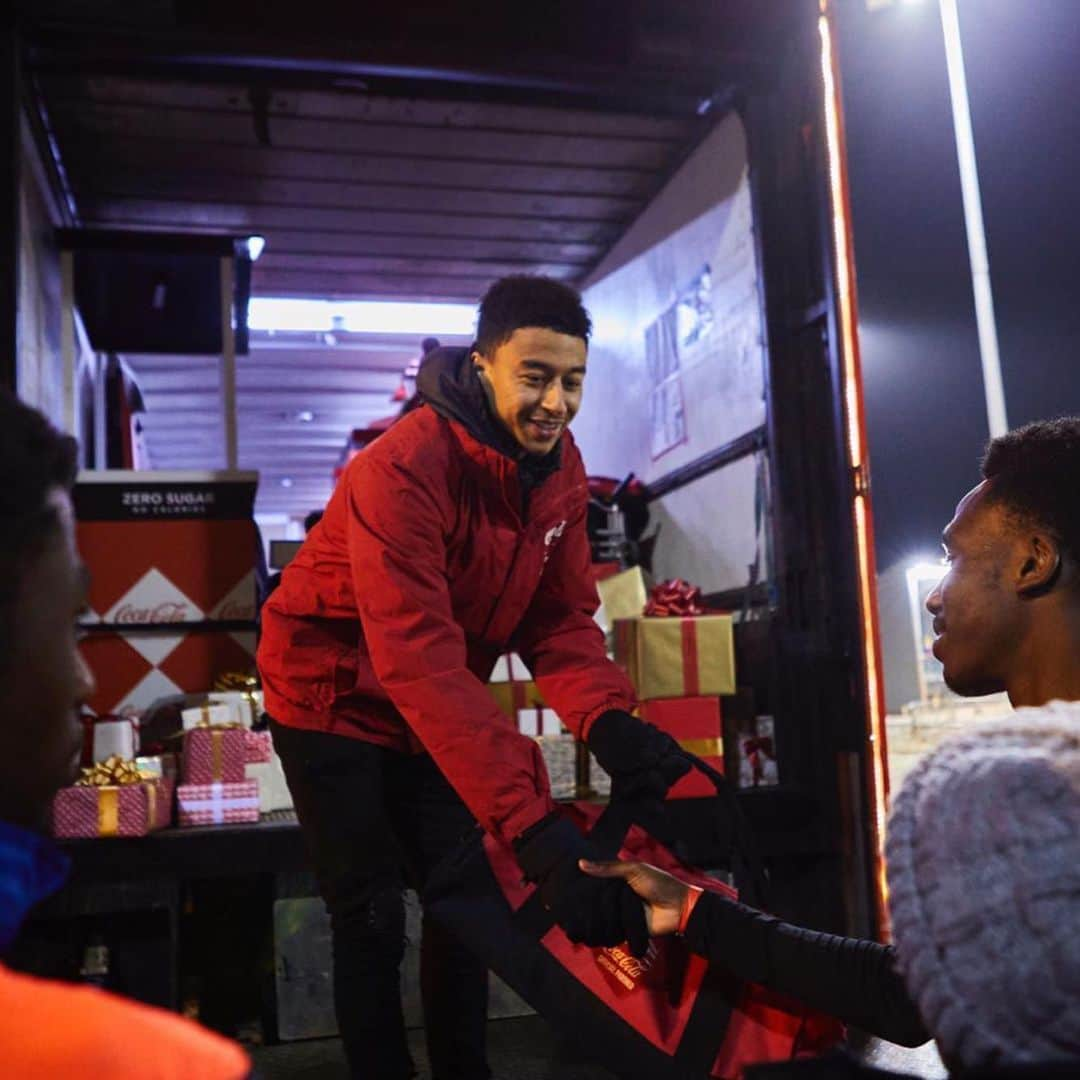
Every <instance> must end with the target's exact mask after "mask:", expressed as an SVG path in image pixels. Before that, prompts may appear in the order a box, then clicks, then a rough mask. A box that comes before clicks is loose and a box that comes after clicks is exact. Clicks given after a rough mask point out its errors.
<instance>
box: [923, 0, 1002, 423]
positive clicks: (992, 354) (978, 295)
mask: <svg viewBox="0 0 1080 1080" xmlns="http://www.w3.org/2000/svg"><path fill="white" fill-rule="evenodd" d="M940 4H941V25H942V29H943V30H944V31H945V62H946V64H947V66H948V70H949V96H950V98H951V99H952V112H953V128H954V130H955V132H956V156H957V159H958V160H959V163H960V187H961V190H962V192H963V196H964V224H965V226H966V228H967V241H968V254H969V256H970V258H971V284H972V289H973V291H974V293H975V322H976V325H977V327H978V330H979V355H980V357H981V359H982V371H983V388H984V390H985V392H986V418H987V420H988V422H989V426H990V437H991V438H996V437H997V436H998V435H1004V434H1005V432H1006V431H1008V430H1009V422H1008V420H1007V418H1006V415H1005V388H1004V386H1003V385H1002V382H1001V358H1000V356H999V355H998V339H997V326H996V325H995V323H994V295H993V292H992V291H991V289H990V259H989V257H988V256H987V254H986V233H985V231H984V229H983V216H982V197H981V196H980V194H979V171H978V168H977V167H976V164H975V137H974V135H973V133H972V130H971V105H970V103H969V102H968V92H967V77H966V76H965V74H964V53H963V49H962V48H961V45H960V18H959V15H958V14H957V10H956V0H940Z"/></svg>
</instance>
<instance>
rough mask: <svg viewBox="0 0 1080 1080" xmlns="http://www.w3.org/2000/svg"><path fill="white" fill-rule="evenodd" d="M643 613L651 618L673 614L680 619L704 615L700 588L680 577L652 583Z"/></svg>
mask: <svg viewBox="0 0 1080 1080" xmlns="http://www.w3.org/2000/svg"><path fill="white" fill-rule="evenodd" d="M645 614H646V615H648V616H650V617H651V618H657V617H668V616H674V617H675V618H680V619H683V618H686V617H687V616H690V615H704V614H705V605H704V603H702V598H701V590H700V589H699V588H698V587H697V586H696V585H691V584H690V582H688V581H683V579H682V578H676V579H675V580H674V581H665V582H664V583H663V584H662V585H654V586H653V589H652V592H650V593H649V602H648V603H647V604H646V605H645Z"/></svg>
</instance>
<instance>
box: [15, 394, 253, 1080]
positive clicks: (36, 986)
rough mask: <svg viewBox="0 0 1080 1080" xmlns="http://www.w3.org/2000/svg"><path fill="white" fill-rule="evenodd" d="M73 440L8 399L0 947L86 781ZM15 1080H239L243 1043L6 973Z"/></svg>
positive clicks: (53, 872)
mask: <svg viewBox="0 0 1080 1080" xmlns="http://www.w3.org/2000/svg"><path fill="white" fill-rule="evenodd" d="M75 450H76V448H75V442H74V440H72V439H70V438H67V437H65V436H62V435H60V434H59V433H58V432H57V431H55V430H54V429H53V428H52V426H51V425H50V424H49V423H48V422H47V421H46V420H45V418H44V417H43V416H41V414H40V413H37V412H35V411H34V410H33V409H30V408H28V407H27V406H25V405H23V404H21V403H20V402H18V401H16V400H15V399H14V398H13V397H11V395H10V394H8V393H7V392H6V391H0V949H3V950H6V949H7V948H8V946H10V945H11V943H12V942H13V941H14V939H15V937H16V935H17V933H18V930H19V926H20V924H21V923H22V921H23V919H24V918H25V916H26V913H27V912H28V911H29V910H30V908H31V907H33V905H34V904H35V903H37V902H38V901H39V900H42V899H44V898H45V897H46V896H48V895H49V894H50V893H53V892H55V891H56V890H57V889H59V888H60V886H61V885H62V884H63V881H64V877H65V876H66V873H67V867H68V860H67V858H66V857H65V856H64V855H62V854H61V853H60V852H59V851H58V850H57V848H56V847H55V846H54V845H53V844H52V842H51V841H49V840H48V839H47V838H46V837H45V836H44V835H42V834H43V832H44V830H45V827H46V824H47V822H48V815H49V807H50V805H51V803H52V798H53V796H54V795H55V794H56V792H57V790H58V789H59V788H60V787H62V786H64V785H65V784H70V783H71V782H72V781H73V780H74V779H75V778H76V777H77V776H78V773H79V757H80V750H81V746H82V728H81V726H80V723H79V709H80V706H81V705H82V704H83V703H84V702H85V701H86V700H87V699H88V698H89V697H90V696H91V695H92V694H93V692H94V681H93V677H92V676H91V674H90V672H89V670H88V669H87V667H86V664H85V662H84V661H83V659H82V657H81V656H80V654H79V651H78V649H77V647H76V631H75V625H76V619H77V617H78V615H79V613H80V612H81V610H82V609H83V608H84V607H85V604H86V568H85V567H84V566H83V565H82V564H81V563H80V561H79V557H78V553H77V551H76V549H75V530H74V515H73V511H72V506H71V498H70V494H69V492H70V489H71V485H72V483H73V481H74V478H75V459H76V453H75ZM0 1061H2V1062H3V1065H2V1071H3V1074H4V1075H5V1076H20V1077H30V1076H32V1077H40V1078H41V1080H51V1078H54V1077H55V1078H56V1080H61V1078H67V1077H71V1076H102V1077H105V1076H108V1077H119V1078H125V1077H131V1078H145V1080H241V1078H242V1077H246V1076H248V1075H249V1074H250V1063H249V1061H248V1059H247V1055H246V1054H245V1053H244V1052H243V1051H242V1050H241V1049H240V1047H239V1046H237V1045H236V1044H235V1043H232V1042H229V1041H228V1040H227V1039H224V1038H222V1037H221V1036H218V1035H214V1034H211V1033H210V1032H208V1031H205V1030H203V1029H202V1028H200V1027H199V1026H198V1025H197V1024H194V1023H192V1022H191V1021H189V1020H184V1019H182V1018H180V1017H179V1016H174V1015H172V1014H170V1013H167V1012H165V1011H164V1010H162V1009H154V1008H150V1007H149V1006H145V1005H139V1004H136V1003H135V1002H132V1001H124V1000H122V999H120V998H118V997H115V996H114V995H112V994H107V993H104V992H103V991H101V990H98V989H96V988H93V987H83V986H70V985H67V984H64V983H59V982H55V981H53V980H48V979H38V978H33V977H31V976H28V975H21V974H17V973H16V972H13V971H10V970H9V969H7V968H5V967H3V966H0Z"/></svg>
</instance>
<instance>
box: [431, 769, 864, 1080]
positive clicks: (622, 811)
mask: <svg viewBox="0 0 1080 1080" xmlns="http://www.w3.org/2000/svg"><path fill="white" fill-rule="evenodd" d="M701 769H702V771H703V772H705V773H706V775H708V776H709V777H710V779H712V780H713V781H714V783H716V784H717V787H718V792H719V793H720V794H721V795H724V796H725V799H726V807H725V809H726V810H728V811H729V812H731V813H737V809H736V808H735V806H734V799H733V797H732V796H731V793H730V790H728V789H727V788H726V787H725V782H724V780H723V777H721V776H719V774H717V773H715V772H714V771H713V770H712V769H710V768H708V766H705V765H702V766H701ZM723 802H724V800H722V804H723ZM563 812H564V813H565V814H567V816H569V817H570V818H571V819H572V820H573V821H574V822H575V824H577V825H578V826H579V827H580V828H581V829H582V831H583V832H588V833H589V834H590V836H591V838H592V840H593V843H594V845H595V847H596V848H597V850H598V851H599V852H600V854H601V855H602V856H603V857H605V858H615V857H618V858H622V859H632V860H639V861H642V862H648V863H651V864H652V865H653V866H658V867H660V868H661V869H663V870H666V871H668V872H669V873H671V874H674V875H675V876H676V877H679V878H681V879H682V880H683V881H686V882H689V883H690V884H693V885H699V886H700V887H701V888H703V889H708V890H709V891H711V892H718V893H721V894H722V895H724V896H729V897H733V898H734V897H735V896H736V895H738V894H737V893H736V890H735V889H733V888H730V887H729V886H727V885H725V884H723V883H721V882H719V881H716V880H714V879H713V878H710V877H706V876H705V875H703V874H701V873H700V872H698V871H696V870H694V869H693V868H691V867H689V866H687V865H685V864H684V863H683V862H681V861H680V860H679V859H678V858H677V857H676V856H675V855H674V854H673V853H672V851H671V850H670V847H669V846H665V844H663V843H661V842H660V841H659V840H658V839H656V836H657V835H658V834H660V833H663V832H664V831H665V828H664V823H663V820H662V819H663V810H662V808H661V807H660V806H659V805H658V804H649V805H648V806H644V807H639V806H633V807H628V806H625V805H621V804H619V803H618V802H616V803H612V804H611V805H610V806H609V807H607V808H606V809H602V808H601V807H598V806H595V805H592V804H587V803H581V804H573V805H570V806H566V807H564V808H563ZM734 835H735V836H736V837H739V838H740V839H739V841H738V842H739V843H745V833H744V831H743V829H741V828H740V829H735V830H734ZM733 863H734V865H735V866H736V881H737V882H738V881H740V875H742V876H743V877H744V878H745V877H746V875H748V874H749V873H750V872H751V871H750V869H749V868H750V867H752V866H753V862H752V861H750V862H748V861H747V859H746V858H745V852H737V853H735V858H734V860H733ZM740 884H741V882H740ZM424 892H425V900H424V910H425V917H426V918H433V919H436V920H438V921H439V922H441V923H442V924H443V925H444V926H445V927H447V928H448V929H449V930H451V931H452V932H453V933H454V934H456V935H457V936H458V938H460V940H461V941H462V943H463V944H464V945H466V946H467V947H468V948H470V949H471V950H472V951H473V952H474V953H475V954H476V955H478V956H479V957H481V958H482V959H483V960H484V962H485V963H486V964H487V965H488V967H490V968H491V970H492V971H494V972H495V973H496V974H497V975H499V976H500V977H501V978H502V979H503V980H504V981H505V982H506V983H508V984H509V985H510V986H511V987H512V988H513V989H514V990H516V991H517V993H518V994H520V995H521V997H522V998H524V999H525V1001H527V1002H528V1003H529V1004H530V1005H531V1006H532V1007H533V1008H534V1009H536V1011H537V1012H538V1013H540V1015H541V1016H543V1017H545V1019H547V1020H548V1021H549V1022H550V1023H551V1024H552V1025H553V1027H555V1028H556V1030H558V1031H559V1032H561V1033H562V1034H564V1035H566V1036H568V1037H570V1038H572V1040H573V1045H574V1046H575V1048H576V1049H579V1050H581V1051H583V1052H585V1053H587V1054H588V1055H589V1056H590V1057H592V1058H594V1059H595V1061H596V1062H597V1063H598V1064H600V1065H602V1066H604V1067H605V1068H607V1069H609V1070H610V1071H611V1072H613V1073H615V1074H616V1075H617V1076H619V1077H625V1078H626V1080H637V1078H641V1080H646V1078H648V1080H704V1078H706V1077H731V1078H738V1077H740V1076H741V1075H742V1070H743V1069H744V1068H745V1067H746V1066H748V1065H752V1064H755V1063H757V1062H766V1061H786V1060H790V1059H791V1058H796V1057H803V1056H812V1055H817V1054H821V1053H824V1052H825V1051H827V1050H829V1049H830V1048H832V1047H833V1046H835V1045H836V1043H837V1042H839V1040H840V1039H841V1038H842V1037H843V1028H842V1026H841V1025H840V1023H839V1022H838V1021H836V1020H834V1019H832V1018H831V1017H826V1016H823V1015H822V1014H820V1013H815V1012H813V1011H812V1010H810V1009H807V1008H805V1007H804V1006H802V1005H801V1004H799V1003H798V1002H796V1001H794V1000H792V999H790V998H787V997H784V996H783V995H780V994H777V993H774V992H772V991H770V990H766V989H765V988H763V987H760V986H757V985H754V984H752V983H747V982H744V981H743V980H741V979H738V978H736V977H734V976H733V975H731V974H730V973H729V972H727V971H725V970H724V968H723V967H722V966H721V965H719V964H710V963H708V962H707V961H706V960H704V959H702V958H701V957H699V956H695V955H693V954H692V953H690V951H689V950H688V949H687V948H686V946H685V944H684V943H683V941H682V939H681V938H676V937H664V938H655V939H653V940H652V941H651V942H650V945H649V951H648V953H647V954H646V956H645V957H643V958H641V959H638V958H636V957H634V956H633V955H631V953H630V952H629V950H628V949H621V948H590V947H588V946H584V945H574V944H572V943H571V942H570V941H569V940H568V939H567V937H566V935H565V934H564V933H563V931H562V930H561V928H559V927H558V926H556V925H555V924H554V922H553V920H552V918H551V914H550V913H549V912H548V911H546V910H545V909H544V908H543V906H542V905H541V904H540V901H539V897H538V896H537V895H536V891H535V887H534V886H532V885H528V884H523V883H522V876H521V870H520V868H519V867H518V865H517V863H516V861H515V860H514V856H513V853H512V852H511V851H509V850H507V849H506V848H505V847H503V846H502V845H500V844H498V843H496V842H495V841H494V840H492V839H491V838H490V837H488V836H485V835H483V834H482V833H480V832H479V830H478V831H477V832H476V834H475V835H474V836H473V837H472V838H471V839H470V841H469V843H468V844H466V845H465V847H464V848H463V849H462V850H461V851H460V852H458V853H457V854H456V856H455V857H453V858H452V859H449V860H447V861H446V862H445V863H444V864H443V865H442V866H441V867H440V868H439V869H438V871H436V873H435V874H434V875H433V876H432V878H431V879H430V880H429V882H428V886H427V888H426V889H425V890H424ZM748 892H749V893H753V892H755V890H754V889H753V888H748ZM747 900H748V901H749V902H756V903H760V896H758V895H754V896H753V899H751V896H750V895H747Z"/></svg>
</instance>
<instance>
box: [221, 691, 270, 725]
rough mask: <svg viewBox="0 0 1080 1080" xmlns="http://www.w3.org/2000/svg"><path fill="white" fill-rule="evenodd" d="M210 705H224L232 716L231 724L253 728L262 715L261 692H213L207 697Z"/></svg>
mask: <svg viewBox="0 0 1080 1080" xmlns="http://www.w3.org/2000/svg"><path fill="white" fill-rule="evenodd" d="M209 704H210V705H225V706H227V707H228V709H229V710H230V712H231V713H232V715H231V716H230V717H229V720H230V722H231V723H234V724H242V725H243V726H244V727H246V728H249V727H254V726H255V724H256V723H257V722H258V719H259V717H260V716H261V715H262V708H263V706H262V691H261V690H251V691H248V690H214V691H212V692H211V693H210V695H209Z"/></svg>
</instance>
